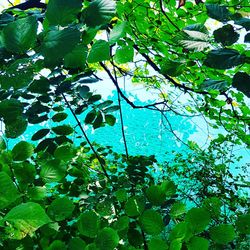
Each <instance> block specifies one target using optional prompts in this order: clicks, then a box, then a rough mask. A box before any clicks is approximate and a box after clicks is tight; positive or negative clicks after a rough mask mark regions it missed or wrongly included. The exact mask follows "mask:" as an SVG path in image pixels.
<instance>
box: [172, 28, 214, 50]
mask: <svg viewBox="0 0 250 250" xmlns="http://www.w3.org/2000/svg"><path fill="white" fill-rule="evenodd" d="M173 41H174V42H176V43H178V44H180V45H182V46H183V47H184V48H186V49H194V50H197V51H202V50H204V49H205V48H208V47H209V46H210V43H209V36H208V35H207V34H206V33H203V32H200V31H196V30H188V29H184V30H183V31H180V32H178V33H177V35H176V36H175V37H174V39H173Z"/></svg>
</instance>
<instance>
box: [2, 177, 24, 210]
mask: <svg viewBox="0 0 250 250" xmlns="http://www.w3.org/2000/svg"><path fill="white" fill-rule="evenodd" d="M0 183H1V188H0V210H1V209H3V208H6V207H8V206H9V205H10V204H11V203H12V202H14V201H15V200H16V199H17V198H19V197H20V195H19V194H18V191H17V188H16V186H15V184H14V183H13V181H12V180H11V178H10V177H9V176H8V175H7V174H6V173H5V172H0Z"/></svg>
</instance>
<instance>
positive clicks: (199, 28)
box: [184, 23, 209, 34]
mask: <svg viewBox="0 0 250 250" xmlns="http://www.w3.org/2000/svg"><path fill="white" fill-rule="evenodd" d="M184 30H193V31H199V32H201V33H204V34H209V31H208V29H207V28H206V26H205V25H204V24H201V23H195V24H191V25H188V26H186V27H185V28H184Z"/></svg>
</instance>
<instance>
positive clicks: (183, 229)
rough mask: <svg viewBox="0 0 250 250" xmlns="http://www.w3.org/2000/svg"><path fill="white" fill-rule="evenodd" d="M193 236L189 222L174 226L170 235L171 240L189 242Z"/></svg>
mask: <svg viewBox="0 0 250 250" xmlns="http://www.w3.org/2000/svg"><path fill="white" fill-rule="evenodd" d="M192 236H193V234H192V231H191V230H190V225H189V224H188V223H187V222H180V223H178V224H176V225H175V226H174V228H173V229H172V231H171V232H170V235H169V240H174V239H180V240H189V239H190V238H191V237H192Z"/></svg>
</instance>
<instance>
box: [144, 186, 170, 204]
mask: <svg viewBox="0 0 250 250" xmlns="http://www.w3.org/2000/svg"><path fill="white" fill-rule="evenodd" d="M146 196H147V199H148V200H149V201H150V202H151V203H152V204H153V205H156V206H160V205H162V204H163V203H164V201H165V200H166V194H165V193H164V192H163V190H162V188H161V187H160V186H157V185H151V186H150V187H149V188H147V189H146Z"/></svg>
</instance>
